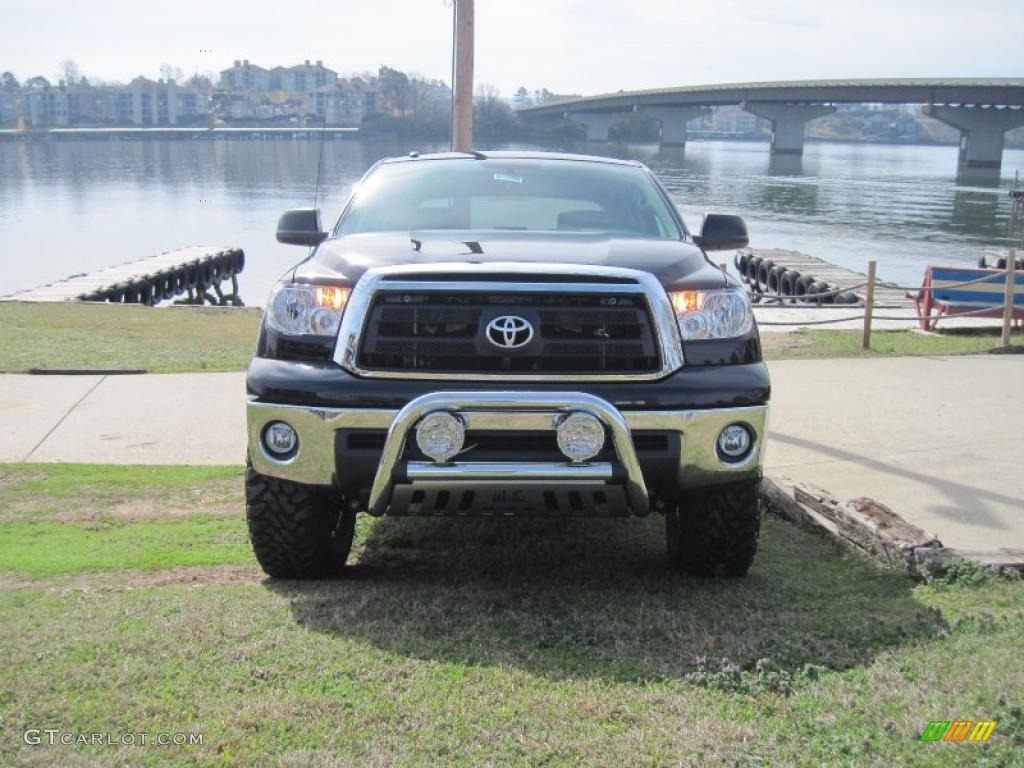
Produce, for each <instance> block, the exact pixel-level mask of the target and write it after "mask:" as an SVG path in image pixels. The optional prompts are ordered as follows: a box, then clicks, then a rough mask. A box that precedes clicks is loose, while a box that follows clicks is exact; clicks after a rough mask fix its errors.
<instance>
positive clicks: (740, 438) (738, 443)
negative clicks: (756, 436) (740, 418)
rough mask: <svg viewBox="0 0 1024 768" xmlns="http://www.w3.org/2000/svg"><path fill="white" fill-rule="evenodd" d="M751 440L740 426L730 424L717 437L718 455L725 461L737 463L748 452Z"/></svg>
mask: <svg viewBox="0 0 1024 768" xmlns="http://www.w3.org/2000/svg"><path fill="white" fill-rule="evenodd" d="M752 442H753V438H752V437H751V435H750V430H749V429H747V428H746V427H744V426H743V425H742V424H730V425H729V426H728V427H726V428H725V429H723V430H722V431H721V432H720V433H719V435H718V454H719V456H721V457H722V459H724V460H725V461H738V460H739V459H742V458H743V457H744V456H746V455H747V452H748V451H750V445H751V443H752Z"/></svg>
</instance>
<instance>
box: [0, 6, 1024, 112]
mask: <svg viewBox="0 0 1024 768" xmlns="http://www.w3.org/2000/svg"><path fill="white" fill-rule="evenodd" d="M1022 7H1024V6H1021V4H1020V3H1019V2H1018V1H1017V0H971V2H964V1H963V0H957V1H956V2H952V1H951V0H889V1H888V2H873V1H872V2H869V1H868V0H838V1H837V0H762V1H761V2H755V1H754V0H708V1H706V2H702V3H692V2H686V0H616V1H615V2H613V1H612V0H476V72H475V77H476V82H477V83H478V84H479V83H487V84H490V85H493V86H496V87H497V88H498V89H499V91H500V92H501V93H502V94H503V95H505V96H510V95H512V94H513V93H514V92H515V91H516V89H517V88H518V87H519V86H525V87H526V88H527V90H529V91H533V90H537V89H540V88H547V89H549V90H551V91H553V92H555V93H579V94H596V93H607V92H612V91H617V90H632V89H638V88H655V87H666V86H679V85H701V84H711V83H726V82H745V81H755V80H756V81H763V80H787V79H793V80H796V79H799V80H804V79H822V78H834V77H1017V76H1022V75H1024V55H1022V54H1021V53H1020V46H1019V42H1020V32H1021V30H1024V10H1022ZM451 30H452V24H451V0H362V1H359V2H357V1H356V0H316V1H314V0H286V2H281V0H278V1H277V2H260V1H259V0H142V1H141V2H140V0H130V1H129V0H91V1H89V0H46V1H45V2H43V1H42V0H0V71H6V70H9V71H12V72H14V74H15V75H16V76H17V77H18V78H19V79H21V80H24V79H26V78H28V77H30V76H32V75H37V74H41V75H43V76H44V77H47V78H48V79H50V80H51V81H55V80H56V79H57V77H58V71H59V63H60V62H61V61H62V60H64V59H67V58H70V59H73V60H74V61H75V62H76V63H77V64H78V67H79V69H80V71H81V72H82V73H83V74H85V75H86V76H92V77H94V78H99V79H102V80H120V81H128V80H130V79H131V78H132V77H134V76H135V75H138V74H144V75H146V76H149V77H157V76H158V75H159V72H160V65H161V64H162V63H168V64H171V65H173V66H177V67H180V68H181V70H182V71H183V72H184V73H185V74H186V75H191V74H192V73H194V72H209V71H214V72H218V71H220V70H221V69H224V68H226V67H229V66H230V65H231V63H232V62H233V61H234V60H235V59H249V60H250V61H251V62H252V63H255V64H260V65H261V66H264V67H267V68H270V67H273V66H276V65H279V64H280V65H292V64H298V63H301V62H302V61H304V60H305V59H311V60H314V61H315V60H317V59H322V60H323V61H324V64H325V65H326V66H328V67H330V68H331V69H334V70H336V71H338V72H339V73H341V74H343V75H344V74H350V73H356V72H361V71H367V70H376V69H377V68H378V67H380V66H381V65H387V66H390V67H394V68H396V69H401V70H404V71H407V72H415V73H419V74H422V75H426V76H428V77H435V78H440V79H443V80H445V81H446V82H448V81H450V72H451Z"/></svg>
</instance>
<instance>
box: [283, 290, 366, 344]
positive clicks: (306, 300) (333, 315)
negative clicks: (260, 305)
mask: <svg viewBox="0 0 1024 768" xmlns="http://www.w3.org/2000/svg"><path fill="white" fill-rule="evenodd" d="M349 293H350V290H349V289H348V288H345V287H343V286H338V285H303V284H301V283H281V284H279V285H278V286H277V287H276V288H274V291H273V293H272V294H271V295H270V301H269V302H268V304H267V322H268V323H269V324H270V327H271V328H273V329H274V330H275V331H278V332H280V333H284V334H288V335H290V336H291V335H293V336H302V335H312V336H336V335H337V333H338V328H340V327H341V315H342V313H343V312H344V311H345V304H347V303H348V297H349Z"/></svg>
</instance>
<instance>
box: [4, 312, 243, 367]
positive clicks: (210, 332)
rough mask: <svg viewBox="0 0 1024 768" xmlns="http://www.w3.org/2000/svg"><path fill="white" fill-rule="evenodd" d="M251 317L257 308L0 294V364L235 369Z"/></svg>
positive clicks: (10, 365) (239, 360)
mask: <svg viewBox="0 0 1024 768" xmlns="http://www.w3.org/2000/svg"><path fill="white" fill-rule="evenodd" d="M259 324H260V310H258V309H239V308H233V307H167V308H159V309H154V308H152V307H133V306H122V305H116V304H39V303H29V302H12V301H6V302H0V371H7V372H11V371H27V370H29V369H30V368H142V369H145V370H148V371H152V372H154V373H174V372H182V371H241V370H244V369H245V368H246V367H247V366H248V365H249V359H250V358H251V357H252V353H253V350H254V349H255V347H256V333H257V331H258V329H259Z"/></svg>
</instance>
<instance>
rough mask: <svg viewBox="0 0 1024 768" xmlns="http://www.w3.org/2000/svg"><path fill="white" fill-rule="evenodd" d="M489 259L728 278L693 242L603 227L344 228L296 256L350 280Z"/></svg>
mask: <svg viewBox="0 0 1024 768" xmlns="http://www.w3.org/2000/svg"><path fill="white" fill-rule="evenodd" d="M488 262H520V263H522V262H525V263H536V264H537V271H538V272H543V270H544V266H545V265H547V264H578V265H580V267H581V270H580V271H581V272H584V273H585V272H586V269H585V267H587V266H599V267H624V268H627V269H636V270H641V271H643V272H648V273H650V274H652V275H654V276H655V277H656V278H657V279H658V281H659V282H660V283H661V284H662V285H663V286H664V287H665V288H666V289H672V288H681V287H686V288H717V287H722V286H724V285H726V284H728V283H729V280H728V278H726V277H725V276H724V275H723V274H722V271H721V270H719V269H718V268H717V267H715V266H714V265H713V264H711V262H709V261H708V259H707V258H706V257H705V256H704V253H703V252H702V251H701V250H700V249H699V248H698V247H697V246H695V245H694V244H693V243H690V242H686V241H682V240H644V239H637V238H617V237H609V236H608V235H605V234H586V233H548V232H493V231H488V232H468V231H467V232H461V231H460V232H436V231H432V232H411V233H409V234H397V233H380V234H378V233H372V234H360V235H347V236H344V237H338V238H332V239H330V240H325V241H324V242H323V243H321V244H320V246H319V247H318V248H317V249H316V251H315V252H314V253H313V255H312V256H310V258H308V259H307V260H306V261H304V262H302V263H301V264H299V265H298V266H297V267H296V268H295V271H294V275H293V279H295V280H297V281H300V282H317V281H321V280H324V281H330V282H334V281H338V282H346V283H355V282H356V281H357V280H358V279H359V278H360V277H362V276H363V274H364V273H365V272H366V271H368V270H370V269H374V268H378V267H390V266H399V265H409V264H437V263H452V264H466V265H470V264H487V263H488Z"/></svg>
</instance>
